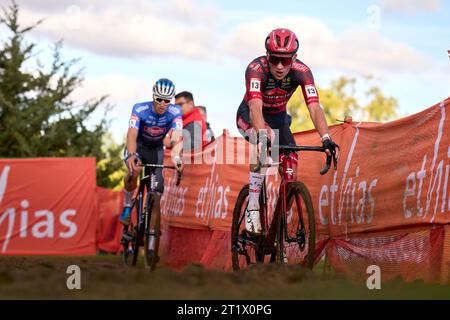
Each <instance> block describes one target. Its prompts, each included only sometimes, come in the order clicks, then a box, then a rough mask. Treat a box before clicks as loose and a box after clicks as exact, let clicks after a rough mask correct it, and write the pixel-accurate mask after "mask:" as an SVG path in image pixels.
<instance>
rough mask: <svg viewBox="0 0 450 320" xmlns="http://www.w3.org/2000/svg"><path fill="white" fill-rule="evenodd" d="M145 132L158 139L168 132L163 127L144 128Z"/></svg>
mask: <svg viewBox="0 0 450 320" xmlns="http://www.w3.org/2000/svg"><path fill="white" fill-rule="evenodd" d="M144 131H145V132H147V133H148V134H149V135H150V136H152V137H158V136H160V135H162V134H164V133H165V132H166V129H164V128H161V127H144Z"/></svg>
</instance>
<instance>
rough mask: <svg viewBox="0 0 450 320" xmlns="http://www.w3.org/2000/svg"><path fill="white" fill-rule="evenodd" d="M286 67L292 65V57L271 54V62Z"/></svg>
mask: <svg viewBox="0 0 450 320" xmlns="http://www.w3.org/2000/svg"><path fill="white" fill-rule="evenodd" d="M280 62H281V64H282V65H283V66H285V67H287V66H290V65H291V64H292V62H293V60H292V57H275V56H269V63H270V64H273V65H274V66H277V65H278V64H279V63H280Z"/></svg>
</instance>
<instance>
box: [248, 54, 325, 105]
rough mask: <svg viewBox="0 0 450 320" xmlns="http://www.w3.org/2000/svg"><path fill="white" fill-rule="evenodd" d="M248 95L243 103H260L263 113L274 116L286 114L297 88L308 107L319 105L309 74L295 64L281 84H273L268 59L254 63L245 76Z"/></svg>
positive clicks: (308, 71)
mask: <svg viewBox="0 0 450 320" xmlns="http://www.w3.org/2000/svg"><path fill="white" fill-rule="evenodd" d="M245 84H246V88H247V91H246V93H245V96H244V101H245V102H248V101H249V100H251V99H255V98H256V99H262V101H263V112H264V113H265V114H275V113H280V112H283V111H286V105H287V103H288V101H289V99H290V98H291V96H292V95H293V94H294V92H295V90H296V89H297V87H298V86H301V88H302V91H303V97H304V98H305V102H306V104H307V105H309V104H310V103H313V102H319V95H318V93H317V89H316V86H315V84H314V77H313V75H312V72H311V70H310V69H309V67H308V66H307V65H305V64H304V63H303V62H301V61H300V60H298V59H297V60H295V61H294V63H293V64H292V66H291V70H290V71H289V73H288V74H287V75H286V77H285V78H284V79H283V80H276V79H275V78H274V77H273V76H272V74H271V73H270V71H269V65H268V62H267V57H266V56H262V57H259V58H256V59H255V60H253V61H252V62H251V63H250V64H249V65H248V67H247V70H246V72H245Z"/></svg>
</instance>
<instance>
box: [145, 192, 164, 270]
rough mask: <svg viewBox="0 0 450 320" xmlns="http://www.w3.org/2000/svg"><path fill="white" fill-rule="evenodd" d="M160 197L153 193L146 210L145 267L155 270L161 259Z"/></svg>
mask: <svg viewBox="0 0 450 320" xmlns="http://www.w3.org/2000/svg"><path fill="white" fill-rule="evenodd" d="M159 201H160V197H159V196H158V195H152V196H151V197H150V199H149V202H148V205H147V207H146V210H148V222H147V227H146V229H145V230H146V232H145V238H144V262H145V267H146V268H147V269H150V270H155V268H156V264H157V263H158V261H159V256H158V251H159V240H160V237H161V212H160V203H159Z"/></svg>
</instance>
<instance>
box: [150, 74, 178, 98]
mask: <svg viewBox="0 0 450 320" xmlns="http://www.w3.org/2000/svg"><path fill="white" fill-rule="evenodd" d="M153 95H154V96H155V97H158V98H164V99H172V98H173V97H174V96H175V85H174V84H173V82H172V81H170V80H169V79H165V78H162V79H159V80H158V81H156V83H155V85H154V86H153Z"/></svg>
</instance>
